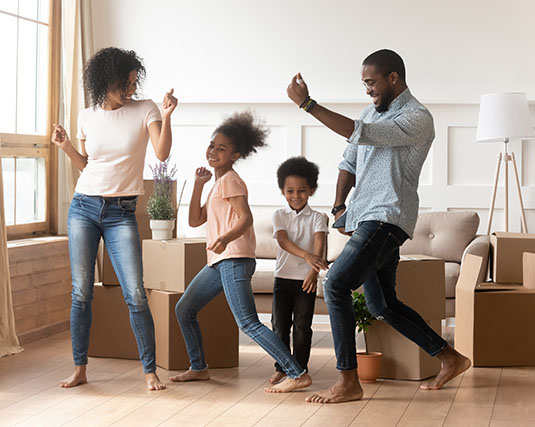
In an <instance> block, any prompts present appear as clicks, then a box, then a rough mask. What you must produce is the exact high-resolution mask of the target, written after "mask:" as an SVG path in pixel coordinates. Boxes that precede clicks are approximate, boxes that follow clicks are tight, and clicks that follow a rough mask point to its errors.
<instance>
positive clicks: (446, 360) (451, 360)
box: [420, 345, 472, 390]
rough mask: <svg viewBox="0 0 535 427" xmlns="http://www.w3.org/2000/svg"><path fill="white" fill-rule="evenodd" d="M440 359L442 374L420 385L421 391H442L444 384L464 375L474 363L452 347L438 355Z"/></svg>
mask: <svg viewBox="0 0 535 427" xmlns="http://www.w3.org/2000/svg"><path fill="white" fill-rule="evenodd" d="M438 358H439V359H440V362H441V363H442V368H440V372H439V373H438V375H437V376H436V377H435V378H434V379H433V380H432V381H429V382H426V383H423V384H422V385H420V389H422V390H440V389H441V388H442V387H443V386H444V384H446V383H447V382H448V381H450V380H451V379H453V378H455V377H456V376H457V375H460V374H462V373H463V372H464V371H466V370H467V369H468V368H469V367H470V366H472V362H471V361H470V359H468V358H467V357H465V356H463V355H462V354H461V353H459V352H458V351H457V350H455V349H454V348H453V347H451V346H450V345H448V346H447V347H446V348H444V350H443V351H442V353H440V354H439V355H438Z"/></svg>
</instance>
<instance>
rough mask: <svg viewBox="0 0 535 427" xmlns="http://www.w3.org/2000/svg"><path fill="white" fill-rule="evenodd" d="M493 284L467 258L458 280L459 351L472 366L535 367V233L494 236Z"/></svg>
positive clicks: (477, 263) (477, 260)
mask: <svg viewBox="0 0 535 427" xmlns="http://www.w3.org/2000/svg"><path fill="white" fill-rule="evenodd" d="M491 248H492V252H493V253H492V257H491V268H490V271H491V276H492V280H493V281H492V282H486V283H478V280H477V277H478V275H479V272H480V271H481V270H482V269H484V270H486V269H487V266H486V265H483V260H482V259H481V257H477V256H474V255H468V256H467V258H466V260H465V262H464V263H463V267H462V270H461V274H460V276H459V281H458V282H457V288H456V289H457V290H456V297H455V304H456V307H455V309H456V319H455V347H456V348H457V350H459V351H460V352H461V353H463V354H465V355H466V356H467V357H469V358H470V359H471V360H472V363H473V365H474V366H534V365H535V333H534V331H535V310H534V308H535V234H525V233H494V234H493V235H492V236H491Z"/></svg>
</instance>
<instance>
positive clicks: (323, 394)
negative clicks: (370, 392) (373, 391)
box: [305, 369, 364, 403]
mask: <svg viewBox="0 0 535 427" xmlns="http://www.w3.org/2000/svg"><path fill="white" fill-rule="evenodd" d="M363 394H364V391H363V390H362V387H361V385H360V381H359V377H358V375H357V370H356V369H354V370H351V371H341V372H340V376H339V377H338V381H337V382H336V384H334V385H333V386H332V387H329V388H328V389H326V390H322V391H320V392H319V393H316V394H313V395H311V396H308V397H307V398H306V399H305V400H306V401H307V402H310V403H342V402H351V401H354V400H360V399H362V396H363Z"/></svg>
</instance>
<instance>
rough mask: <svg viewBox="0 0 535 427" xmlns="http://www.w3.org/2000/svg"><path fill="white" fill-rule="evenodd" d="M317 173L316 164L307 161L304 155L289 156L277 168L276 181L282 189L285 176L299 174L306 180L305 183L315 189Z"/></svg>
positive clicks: (318, 170) (318, 171)
mask: <svg viewBox="0 0 535 427" xmlns="http://www.w3.org/2000/svg"><path fill="white" fill-rule="evenodd" d="M319 173H320V169H319V167H318V165H317V164H315V163H312V162H310V161H308V160H307V159H306V158H305V157H302V156H298V157H290V158H289V159H288V160H286V161H284V162H283V163H282V164H281V165H280V166H279V168H278V169H277V182H278V184H279V188H280V189H281V190H283V189H284V184H285V183H286V178H288V177H289V176H299V177H301V178H305V179H306V180H307V184H308V186H309V187H310V188H311V189H312V190H316V189H317V188H318V175H319Z"/></svg>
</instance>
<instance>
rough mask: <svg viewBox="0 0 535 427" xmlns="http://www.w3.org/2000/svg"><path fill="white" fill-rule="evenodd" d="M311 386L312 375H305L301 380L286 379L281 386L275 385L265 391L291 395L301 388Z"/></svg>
mask: <svg viewBox="0 0 535 427" xmlns="http://www.w3.org/2000/svg"><path fill="white" fill-rule="evenodd" d="M310 384H312V378H310V375H308V374H303V375H301V376H300V377H299V378H286V379H285V380H284V381H283V382H281V383H280V384H277V385H274V386H273V387H266V388H265V389H264V391H265V392H267V393H289V392H291V391H295V390H298V389H300V388H305V387H308V386H309V385H310Z"/></svg>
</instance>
